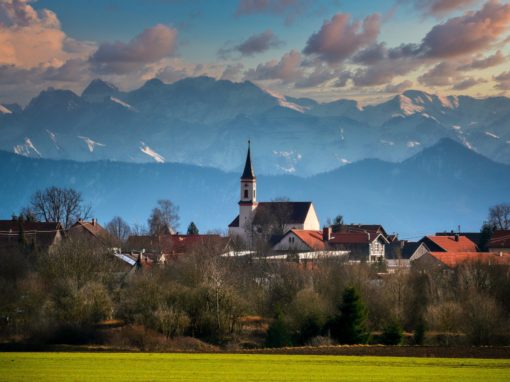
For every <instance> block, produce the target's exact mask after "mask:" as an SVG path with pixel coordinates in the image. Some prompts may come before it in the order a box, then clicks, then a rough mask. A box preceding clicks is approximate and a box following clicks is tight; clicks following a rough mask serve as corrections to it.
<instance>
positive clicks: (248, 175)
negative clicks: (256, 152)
mask: <svg viewBox="0 0 510 382" xmlns="http://www.w3.org/2000/svg"><path fill="white" fill-rule="evenodd" d="M241 179H255V174H254V173H253V168H252V167H251V155H250V141H248V154H247V155H246V164H245V165H244V171H243V175H242V176H241Z"/></svg>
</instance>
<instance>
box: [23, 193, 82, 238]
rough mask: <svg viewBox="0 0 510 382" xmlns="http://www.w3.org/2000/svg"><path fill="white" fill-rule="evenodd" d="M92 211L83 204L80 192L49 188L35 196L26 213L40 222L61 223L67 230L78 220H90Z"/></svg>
mask: <svg viewBox="0 0 510 382" xmlns="http://www.w3.org/2000/svg"><path fill="white" fill-rule="evenodd" d="M90 210H91V208H90V206H86V205H84V204H83V199H82V195H81V193H80V192H78V191H76V190H74V189H72V188H59V187H48V188H47V189H45V190H43V191H37V192H36V193H35V194H33V195H32V198H31V199H30V207H29V209H28V210H24V211H25V213H28V212H27V211H29V212H30V214H32V215H33V216H34V217H35V218H36V219H37V220H40V221H45V222H60V224H62V226H63V227H64V228H66V229H67V228H69V227H70V226H71V225H72V224H73V223H74V222H76V221H77V220H78V219H80V218H82V219H87V218H89V217H90Z"/></svg>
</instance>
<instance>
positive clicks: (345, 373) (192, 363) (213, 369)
mask: <svg viewBox="0 0 510 382" xmlns="http://www.w3.org/2000/svg"><path fill="white" fill-rule="evenodd" d="M0 380H2V381H160V380H161V381H163V380H165V381H167V380H177V381H208V382H209V381H243V382H247V381H392V382H397V381H416V380H420V381H442V382H445V381H448V382H450V381H463V382H466V381H510V360H488V359H458V358H455V359H454V358H449V359H445V358H399V357H353V356H306V355H263V354H257V355H251V354H161V353H0Z"/></svg>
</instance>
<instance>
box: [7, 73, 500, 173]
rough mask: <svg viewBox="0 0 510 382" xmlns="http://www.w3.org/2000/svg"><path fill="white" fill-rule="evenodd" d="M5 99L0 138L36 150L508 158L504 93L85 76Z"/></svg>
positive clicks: (266, 158) (272, 165)
mask: <svg viewBox="0 0 510 382" xmlns="http://www.w3.org/2000/svg"><path fill="white" fill-rule="evenodd" d="M7 106H9V107H10V108H11V109H12V110H11V109H10V108H9V107H7ZM7 106H6V105H3V106H2V107H3V109H1V110H3V112H0V137H1V139H0V149H2V150H5V151H11V152H16V153H18V154H20V155H25V156H29V157H36V158H37V157H43V158H54V159H73V160H78V161H93V160H102V159H105V160H115V161H125V162H153V161H160V162H161V161H165V162H178V163H188V164H196V165H207V166H211V167H215V168H219V169H222V170H224V171H237V170H238V169H239V167H240V164H239V163H240V162H242V159H243V157H244V151H245V149H246V141H247V140H248V139H251V140H252V142H253V144H254V157H255V159H256V160H257V161H258V162H259V173H264V174H285V173H288V174H296V175H301V176H308V175H314V174H318V173H321V172H325V171H330V170H332V169H334V168H336V167H338V166H339V165H343V164H348V163H351V162H355V161H359V160H362V159H367V158H377V159H382V160H386V161H402V160H405V159H407V158H409V157H410V156H412V155H414V154H416V153H417V152H419V151H420V150H422V149H423V148H424V147H429V146H431V145H434V144H435V143H437V141H438V140H440V139H441V138H452V139H454V140H456V141H457V142H460V143H462V144H463V145H465V146H466V147H469V148H471V149H473V150H475V151H477V152H480V153H482V154H483V155H485V156H488V157H490V158H491V159H494V160H497V161H500V162H502V163H509V164H510V99H508V98H505V97H493V98H487V99H475V98H472V97H453V96H450V97H443V96H437V95H432V94H428V93H424V92H421V91H416V90H409V91H406V92H404V93H403V94H401V95H398V96H395V97H393V98H392V99H390V100H388V101H386V102H383V103H381V104H378V105H371V106H366V107H361V106H360V105H358V103H357V102H355V101H352V100H337V101H334V102H330V103H318V102H316V101H313V100H310V99H306V98H292V97H285V96H281V95H278V94H275V93H272V92H270V91H267V90H264V89H261V88H259V87H257V86H256V85H254V84H253V83H251V82H242V83H233V82H230V81H224V80H221V81H217V80H214V79H212V78H208V77H196V78H186V79H183V80H181V81H177V82H175V83H173V84H164V83H163V82H161V81H160V80H157V79H153V80H149V81H147V82H146V83H145V84H144V85H143V86H142V87H141V88H139V89H136V90H133V91H130V92H121V91H119V90H118V89H117V88H115V87H114V86H113V85H111V84H108V83H106V82H104V81H101V80H94V81H92V82H91V83H90V85H89V86H88V87H87V88H86V89H85V90H84V91H83V93H82V95H81V96H79V95H77V94H75V93H73V92H71V91H67V90H55V89H49V90H47V91H44V92H41V94H39V95H38V96H37V97H35V98H34V99H33V100H32V101H31V102H30V104H29V105H28V106H27V107H26V108H25V109H24V110H19V109H18V108H16V107H15V106H14V105H7ZM13 110H14V111H13Z"/></svg>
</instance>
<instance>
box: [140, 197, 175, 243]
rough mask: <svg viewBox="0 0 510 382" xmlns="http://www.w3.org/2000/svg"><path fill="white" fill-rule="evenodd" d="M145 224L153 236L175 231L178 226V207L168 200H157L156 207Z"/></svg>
mask: <svg viewBox="0 0 510 382" xmlns="http://www.w3.org/2000/svg"><path fill="white" fill-rule="evenodd" d="M147 224H148V225H149V230H150V232H151V234H153V235H157V234H159V233H164V232H169V231H170V232H171V231H175V229H176V228H177V227H178V226H179V207H177V206H176V205H175V204H173V203H172V202H171V201H170V200H167V199H162V200H158V205H157V207H155V208H153V210H152V212H151V215H150V217H149V219H148V220H147Z"/></svg>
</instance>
